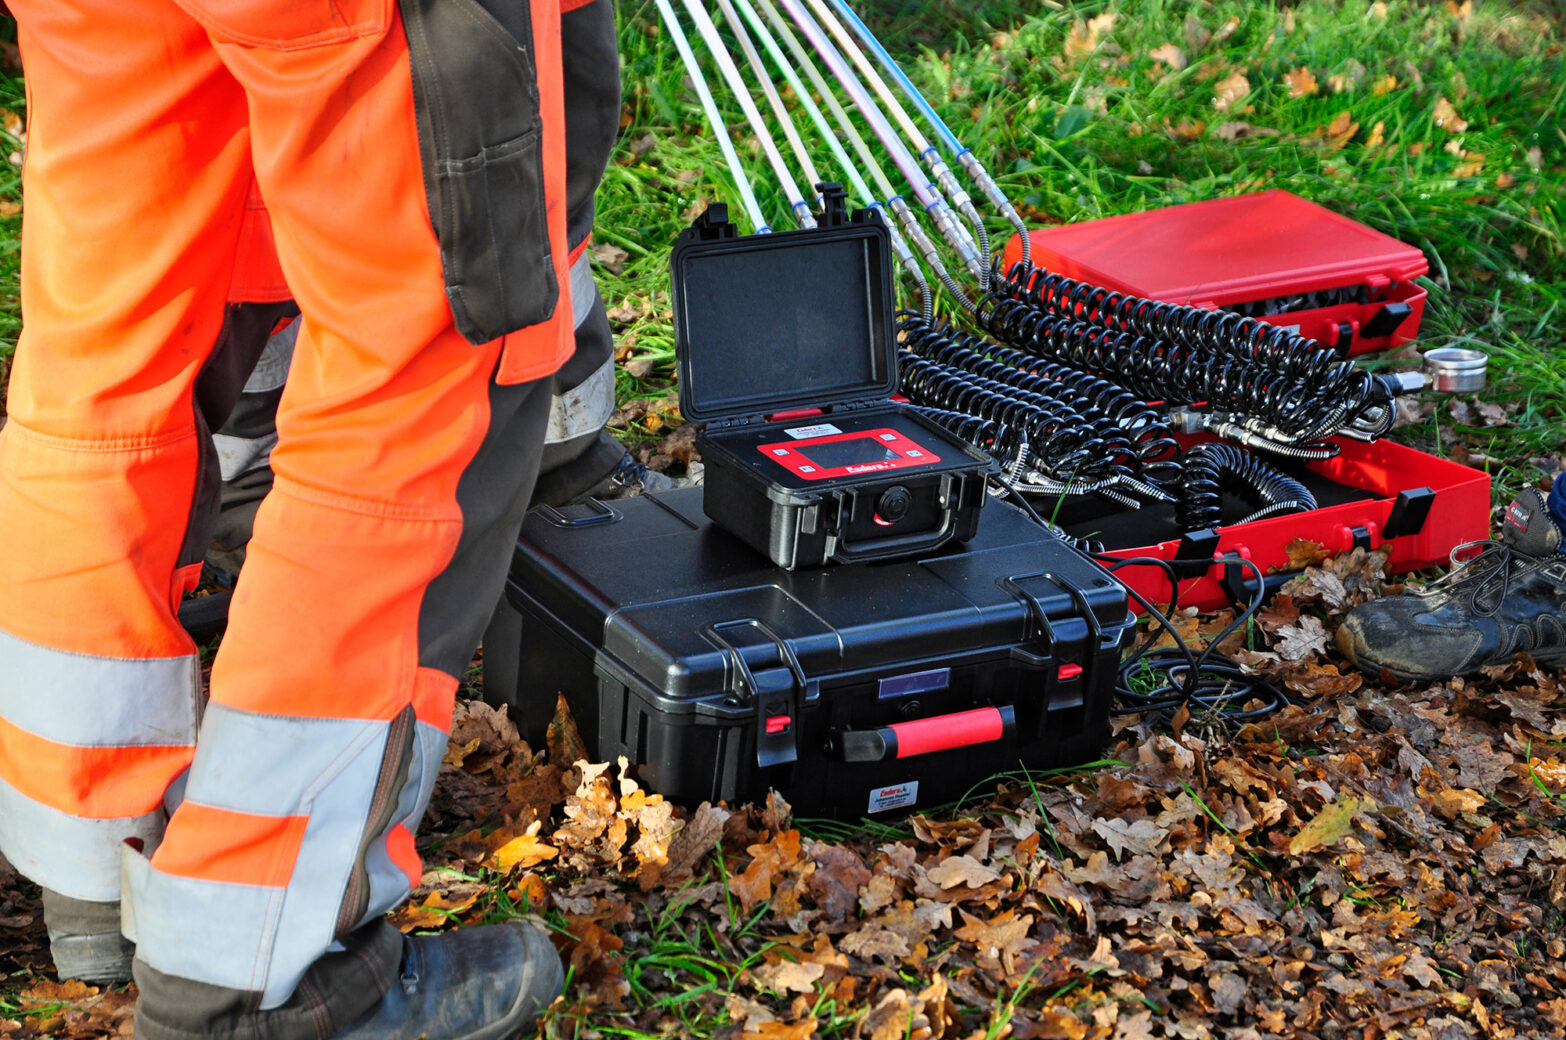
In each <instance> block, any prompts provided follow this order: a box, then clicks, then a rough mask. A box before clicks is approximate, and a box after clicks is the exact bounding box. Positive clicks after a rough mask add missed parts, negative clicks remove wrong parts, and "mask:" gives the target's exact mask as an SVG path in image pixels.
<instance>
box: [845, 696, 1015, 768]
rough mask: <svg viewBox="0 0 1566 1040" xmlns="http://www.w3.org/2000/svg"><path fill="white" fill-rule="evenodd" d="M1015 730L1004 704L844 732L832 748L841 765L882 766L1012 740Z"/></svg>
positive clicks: (1008, 709) (1010, 714) (1013, 716)
mask: <svg viewBox="0 0 1566 1040" xmlns="http://www.w3.org/2000/svg"><path fill="white" fill-rule="evenodd" d="M1016 728H1017V718H1016V713H1015V712H1014V711H1013V709H1012V706H1011V705H1009V704H1004V705H1001V706H1000V707H998V708H974V709H973V710H972V711H959V712H954V713H953V714H951V715H935V716H932V717H931V718H928V719H915V720H914V721H912V722H894V723H892V724H891V725H889V726H880V727H878V728H876V729H851V730H843V731H841V732H839V733H835V734H833V736H832V742H831V747H832V749H833V750H835V751H837V752H838V753H839V755H840V756H841V757H842V759H843V761H844V762H885V761H887V760H888V759H894V758H913V757H914V756H916V755H928V754H930V753H931V752H935V751H950V750H952V749H953V748H960V747H971V746H972V745H974V744H992V743H994V742H995V741H997V740H1004V739H1006V738H1007V737H1009V736H1011V735H1012V733H1013V732H1015V730H1016Z"/></svg>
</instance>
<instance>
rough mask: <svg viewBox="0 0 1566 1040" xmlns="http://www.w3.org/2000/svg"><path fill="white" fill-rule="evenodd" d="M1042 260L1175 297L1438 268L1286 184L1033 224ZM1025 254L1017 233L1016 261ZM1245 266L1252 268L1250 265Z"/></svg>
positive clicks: (1219, 299)
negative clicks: (1076, 220) (1051, 224)
mask: <svg viewBox="0 0 1566 1040" xmlns="http://www.w3.org/2000/svg"><path fill="white" fill-rule="evenodd" d="M1029 238H1030V239H1031V241H1032V243H1033V258H1034V262H1035V263H1037V264H1041V265H1042V266H1044V267H1047V268H1049V269H1050V270H1055V271H1059V272H1061V273H1062V274H1065V275H1068V276H1069V277H1072V278H1079V279H1081V280H1083V281H1089V282H1093V283H1094V284H1097V285H1104V286H1108V287H1110V288H1114V289H1119V290H1121V291H1123V292H1133V293H1136V294H1137V295H1140V296H1147V297H1150V298H1152V299H1157V300H1169V301H1172V302H1176V303H1193V304H1197V305H1203V304H1205V305H1209V306H1220V307H1221V306H1225V305H1227V304H1230V303H1239V302H1243V301H1249V300H1258V299H1266V298H1270V297H1274V296H1283V295H1287V294H1290V293H1295V292H1309V291H1312V290H1315V289H1322V288H1332V287H1337V286H1344V285H1352V284H1355V283H1357V282H1361V281H1366V280H1374V279H1377V278H1385V279H1387V280H1389V281H1395V282H1405V281H1409V280H1411V279H1413V278H1416V277H1418V276H1420V275H1422V274H1425V273H1426V272H1427V271H1429V269H1430V265H1429V263H1428V262H1427V261H1426V260H1425V256H1424V254H1423V253H1421V252H1420V251H1419V250H1418V249H1416V248H1415V247H1413V246H1410V245H1407V244H1405V243H1403V242H1399V241H1398V240H1397V239H1395V238H1392V237H1391V236H1389V235H1383V234H1382V233H1381V232H1379V231H1376V230H1375V229H1373V228H1369V227H1366V226H1365V225H1363V224H1361V223H1359V222H1357V221H1354V220H1350V219H1349V218H1348V217H1345V216H1342V215H1341V214H1337V213H1333V212H1332V211H1331V210H1329V209H1325V208H1324V207H1322V206H1318V205H1317V204H1316V203H1314V202H1308V201H1306V200H1305V199H1302V198H1300V197H1299V196H1298V195H1293V194H1291V193H1289V192H1286V191H1282V190H1280V189H1273V190H1271V191H1263V192H1258V193H1256V194H1253V195H1238V196H1235V197H1233V198H1226V199H1210V200H1207V201H1204V202H1191V203H1187V204H1185V205H1180V206H1169V207H1167V208H1164V209H1155V210H1148V211H1146V212H1142V213H1129V214H1126V215H1124V216H1119V217H1107V218H1104V219H1102V220H1089V221H1084V222H1082V223H1080V224H1064V225H1061V226H1059V227H1050V228H1041V229H1039V230H1037V231H1033V232H1031V233H1030V235H1029ZM1021 257H1022V250H1021V245H1020V243H1019V242H1018V241H1017V240H1016V238H1013V239H1012V241H1011V242H1010V244H1009V245H1008V246H1007V247H1006V263H1007V264H1008V265H1009V264H1011V263H1013V262H1015V261H1017V260H1019V259H1021ZM1241 272H1243V273H1241Z"/></svg>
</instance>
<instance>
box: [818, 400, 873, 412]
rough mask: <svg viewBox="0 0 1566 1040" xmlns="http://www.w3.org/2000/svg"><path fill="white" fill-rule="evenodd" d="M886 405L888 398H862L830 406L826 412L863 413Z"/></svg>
mask: <svg viewBox="0 0 1566 1040" xmlns="http://www.w3.org/2000/svg"><path fill="white" fill-rule="evenodd" d="M884 404H886V398H884V397H860V398H856V399H854V400H852V401H839V402H837V403H836V404H833V405H828V406H827V407H826V409H825V410H826V411H830V412H862V411H864V410H865V409H866V408H874V407H876V406H877V405H884Z"/></svg>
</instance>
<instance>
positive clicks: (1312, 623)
mask: <svg viewBox="0 0 1566 1040" xmlns="http://www.w3.org/2000/svg"><path fill="white" fill-rule="evenodd" d="M1274 649H1275V650H1277V652H1278V656H1279V657H1281V658H1283V659H1284V660H1285V661H1303V660H1305V659H1306V658H1307V657H1309V656H1311V655H1313V654H1324V653H1326V652H1327V629H1326V627H1325V626H1323V625H1322V623H1321V621H1320V619H1319V618H1316V617H1314V616H1312V615H1310V614H1305V615H1302V616H1301V617H1300V623H1299V624H1298V625H1285V626H1283V627H1282V628H1280V629H1278V643H1277V645H1276V646H1275V647H1274Z"/></svg>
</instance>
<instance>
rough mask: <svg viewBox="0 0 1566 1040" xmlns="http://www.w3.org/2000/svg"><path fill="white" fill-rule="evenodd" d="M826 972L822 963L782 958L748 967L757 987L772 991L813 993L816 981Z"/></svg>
mask: <svg viewBox="0 0 1566 1040" xmlns="http://www.w3.org/2000/svg"><path fill="white" fill-rule="evenodd" d="M825 972H826V968H825V967H824V966H823V965H820V964H816V963H814V962H812V961H789V960H782V961H778V962H777V963H776V964H763V965H760V966H758V967H755V968H752V969H750V977H751V980H752V981H753V982H755V984H756V986H757V988H759V989H768V990H771V991H772V992H774V993H781V994H784V995H787V994H789V993H814V992H815V991H816V983H817V982H818V981H820V979H821V976H822V975H823V974H824V973H825Z"/></svg>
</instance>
